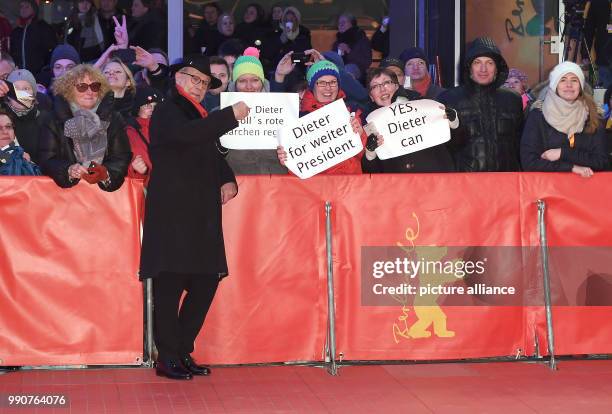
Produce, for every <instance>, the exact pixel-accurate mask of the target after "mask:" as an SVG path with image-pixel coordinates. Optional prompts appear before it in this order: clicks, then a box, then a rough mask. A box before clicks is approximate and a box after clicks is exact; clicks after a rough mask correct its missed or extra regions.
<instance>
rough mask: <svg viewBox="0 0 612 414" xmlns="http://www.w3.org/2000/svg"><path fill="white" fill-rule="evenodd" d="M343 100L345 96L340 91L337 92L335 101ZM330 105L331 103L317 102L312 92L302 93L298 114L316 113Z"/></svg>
mask: <svg viewBox="0 0 612 414" xmlns="http://www.w3.org/2000/svg"><path fill="white" fill-rule="evenodd" d="M344 98H346V94H345V93H344V91H343V90H342V89H340V90H339V91H338V97H337V98H336V100H338V99H344ZM332 102H333V101H332ZM330 103H331V102H326V103H321V102H319V101H317V100H316V98H315V96H314V94H313V93H312V91H311V90H307V91H306V92H304V96H303V97H302V102H301V104H300V112H308V113H311V112H314V111H316V110H317V109H321V108H323V107H324V106H325V105H327V104H330Z"/></svg>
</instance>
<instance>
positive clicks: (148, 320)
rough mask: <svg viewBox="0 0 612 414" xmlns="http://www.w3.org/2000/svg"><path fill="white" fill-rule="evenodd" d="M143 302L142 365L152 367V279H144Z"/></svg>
mask: <svg viewBox="0 0 612 414" xmlns="http://www.w3.org/2000/svg"><path fill="white" fill-rule="evenodd" d="M144 303H145V349H144V351H145V354H144V361H143V362H144V365H145V366H147V367H149V368H151V367H153V279H151V278H148V279H145V281H144Z"/></svg>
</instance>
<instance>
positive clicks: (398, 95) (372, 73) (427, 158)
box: [362, 68, 459, 173]
mask: <svg viewBox="0 0 612 414" xmlns="http://www.w3.org/2000/svg"><path fill="white" fill-rule="evenodd" d="M367 85H368V89H369V91H370V99H371V100H372V103H371V105H370V108H368V109H370V111H369V112H372V111H374V110H376V109H378V108H382V107H386V106H389V105H391V104H392V103H394V102H395V101H397V100H400V101H413V100H417V99H421V96H420V95H419V94H418V93H417V92H414V91H411V90H408V89H404V88H403V87H402V86H400V85H399V82H398V80H397V75H396V74H395V73H394V72H392V71H391V70H390V69H388V68H372V69H370V70H369V71H368V79H367ZM446 112H447V113H446V116H447V117H448V118H449V124H450V127H451V128H457V126H459V121H458V119H457V115H456V114H455V112H454V111H452V110H450V111H449V110H447V111H446ZM377 144H378V146H380V145H382V144H383V140H382V137H379V139H378V142H377ZM362 167H363V172H366V173H432V172H452V171H454V170H455V164H454V162H453V159H452V157H451V155H450V153H449V152H448V150H447V148H446V146H445V145H438V146H435V147H431V148H427V149H424V150H421V151H418V152H414V153H412V154H406V155H402V156H399V157H396V158H389V159H387V160H381V159H379V158H377V157H376V152H374V151H368V150H366V153H365V157H363V160H362Z"/></svg>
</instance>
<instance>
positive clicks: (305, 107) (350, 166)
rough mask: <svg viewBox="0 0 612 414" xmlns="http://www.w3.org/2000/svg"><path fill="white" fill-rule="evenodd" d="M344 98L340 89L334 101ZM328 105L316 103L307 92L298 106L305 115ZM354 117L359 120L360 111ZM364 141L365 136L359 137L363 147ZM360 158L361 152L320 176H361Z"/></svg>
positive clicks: (312, 95)
mask: <svg viewBox="0 0 612 414" xmlns="http://www.w3.org/2000/svg"><path fill="white" fill-rule="evenodd" d="M345 97H346V94H345V93H344V91H342V89H340V90H339V91H338V97H337V98H336V100H338V99H343V98H345ZM332 102H333V101H332ZM330 103H331V102H326V103H321V102H319V101H317V100H316V99H315V97H314V94H313V93H312V91H310V90H307V91H306V92H305V93H304V96H303V97H302V103H301V104H300V111H301V112H307V113H310V112H314V111H316V110H317V109H321V108H323V107H324V106H325V105H327V104H330ZM347 108H348V107H347ZM348 110H349V112H350V111H351V109H350V108H348ZM355 116H356V117H357V118H358V119H360V118H361V110H358V111H356V112H355ZM366 140H367V137H366V136H365V134H363V135H362V136H361V142H362V144H363V145H364V146H365V142H366ZM361 157H363V151H361V152H360V153H359V154H357V155H355V156H354V157H352V158H349V159H348V160H345V161H342V162H341V163H340V164H336V165H334V166H333V167H331V168H330V169H328V170H325V171H324V172H322V173H321V174H325V175H329V174H361Z"/></svg>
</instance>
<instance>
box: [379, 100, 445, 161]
mask: <svg viewBox="0 0 612 414" xmlns="http://www.w3.org/2000/svg"><path fill="white" fill-rule="evenodd" d="M441 108H444V107H443V105H442V104H440V103H439V102H436V101H432V100H429V99H422V100H418V101H406V100H402V101H396V102H395V103H393V104H392V105H389V106H387V107H384V108H379V109H377V110H376V111H374V112H372V113H371V114H370V115H369V116H368V118H367V121H368V123H369V124H372V123H373V124H374V125H375V127H376V130H377V131H378V133H379V134H381V135H382V136H383V138H384V140H385V142H384V144H383V145H381V146H380V147H378V148H376V155H377V156H378V158H380V159H381V160H386V159H389V158H395V157H399V156H401V155H405V154H410V153H413V152H417V151H420V150H423V149H425V148H430V147H435V146H436V145H440V144H443V143H445V142H448V141H449V140H450V129H449V126H448V119H446V118H444V115H445V112H444V109H441Z"/></svg>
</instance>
